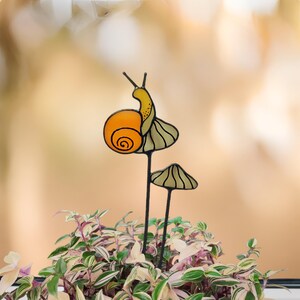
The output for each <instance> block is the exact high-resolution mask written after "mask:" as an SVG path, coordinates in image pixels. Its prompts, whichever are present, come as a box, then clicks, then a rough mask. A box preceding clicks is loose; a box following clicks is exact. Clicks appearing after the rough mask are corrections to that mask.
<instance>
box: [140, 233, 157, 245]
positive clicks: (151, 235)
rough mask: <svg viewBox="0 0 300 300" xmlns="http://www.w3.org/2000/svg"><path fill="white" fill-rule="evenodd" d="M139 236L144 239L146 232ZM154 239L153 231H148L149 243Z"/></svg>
mask: <svg viewBox="0 0 300 300" xmlns="http://www.w3.org/2000/svg"><path fill="white" fill-rule="evenodd" d="M138 238H139V239H140V240H141V241H143V240H144V234H139V235H138ZM153 239H154V234H153V233H152V232H148V234H147V243H150V242H151V241H152V240H153Z"/></svg>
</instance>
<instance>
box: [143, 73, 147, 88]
mask: <svg viewBox="0 0 300 300" xmlns="http://www.w3.org/2000/svg"><path fill="white" fill-rule="evenodd" d="M146 80H147V73H144V80H143V84H142V88H145V86H146Z"/></svg>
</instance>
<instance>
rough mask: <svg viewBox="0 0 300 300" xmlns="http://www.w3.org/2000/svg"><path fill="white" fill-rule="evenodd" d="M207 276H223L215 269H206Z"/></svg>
mask: <svg viewBox="0 0 300 300" xmlns="http://www.w3.org/2000/svg"><path fill="white" fill-rule="evenodd" d="M205 276H206V277H208V278H217V277H222V275H221V273H220V272H218V271H217V270H214V269H212V270H207V271H205Z"/></svg>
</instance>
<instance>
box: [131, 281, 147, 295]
mask: <svg viewBox="0 0 300 300" xmlns="http://www.w3.org/2000/svg"><path fill="white" fill-rule="evenodd" d="M149 289H150V284H149V283H143V282H140V283H138V284H137V285H136V286H135V287H134V289H133V293H140V292H145V293H146V292H147V291H149Z"/></svg>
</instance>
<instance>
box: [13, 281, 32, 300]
mask: <svg viewBox="0 0 300 300" xmlns="http://www.w3.org/2000/svg"><path fill="white" fill-rule="evenodd" d="M32 282H33V276H25V277H22V278H20V279H19V280H18V281H17V283H18V284H20V285H19V287H18V288H17V289H16V296H15V297H16V298H15V299H19V298H21V297H22V296H24V295H25V293H26V292H27V291H29V290H30V289H31V288H32Z"/></svg>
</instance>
